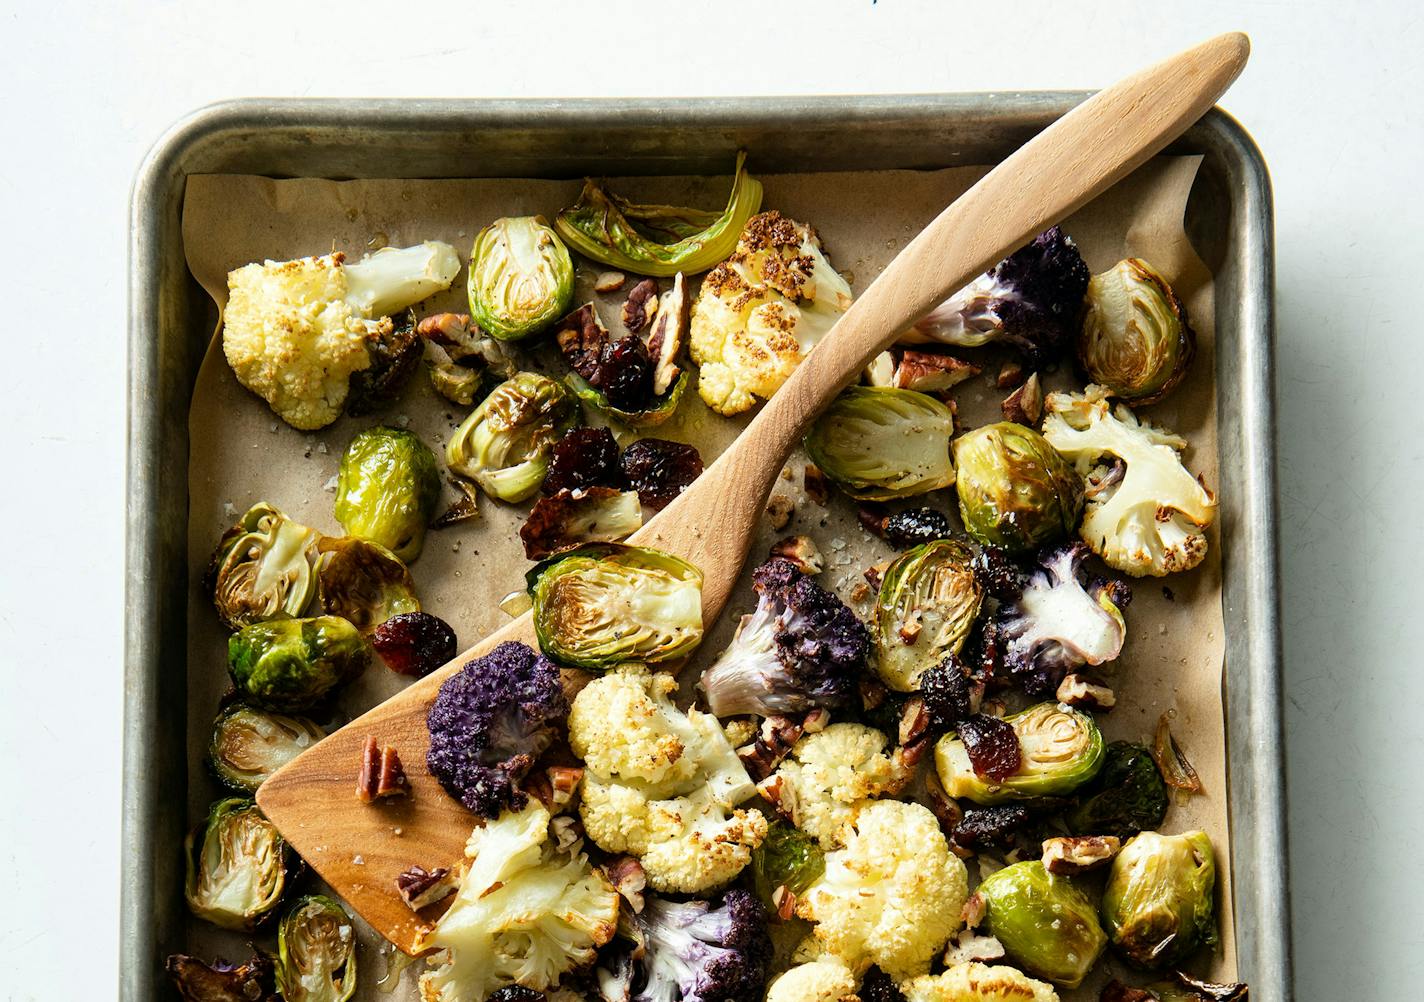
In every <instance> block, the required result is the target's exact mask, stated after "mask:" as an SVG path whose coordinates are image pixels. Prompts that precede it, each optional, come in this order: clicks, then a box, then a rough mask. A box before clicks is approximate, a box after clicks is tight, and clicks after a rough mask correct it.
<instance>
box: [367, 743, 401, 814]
mask: <svg viewBox="0 0 1424 1002" xmlns="http://www.w3.org/2000/svg"><path fill="white" fill-rule="evenodd" d="M409 793H410V782H409V781H408V780H407V779H406V778H405V770H404V769H402V768H401V761H400V756H399V755H397V754H396V750H395V749H394V748H393V747H391V746H390V745H386V746H385V747H384V748H383V747H380V746H378V745H377V744H376V739H375V737H374V736H369V735H368V736H367V738H366V743H365V745H364V746H362V748H361V771H360V773H359V774H358V776H357V779H356V796H357V797H359V798H360V799H361V801H362V802H364V803H367V804H369V803H370V802H371V801H373V800H379V799H381V798H383V797H404V796H406V795H408V794H409Z"/></svg>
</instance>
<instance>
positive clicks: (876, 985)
mask: <svg viewBox="0 0 1424 1002" xmlns="http://www.w3.org/2000/svg"><path fill="white" fill-rule="evenodd" d="M859 995H860V998H861V1000H862V1002H905V993H904V992H902V991H900V989H899V988H898V987H897V986H896V984H895V979H894V978H892V977H890V975H888V974H886V973H885V972H884V971H882V970H881V969H880V968H878V967H872V968H871V969H870V970H868V971H866V972H865V978H864V979H863V980H862V981H861V983H860V992H859Z"/></svg>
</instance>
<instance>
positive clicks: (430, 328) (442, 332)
mask: <svg viewBox="0 0 1424 1002" xmlns="http://www.w3.org/2000/svg"><path fill="white" fill-rule="evenodd" d="M415 332H416V333H417V334H419V335H420V336H421V337H423V338H425V339H426V340H427V341H434V342H435V343H436V344H439V345H445V346H447V347H448V346H451V345H460V346H463V345H464V344H466V343H467V340H468V338H469V336H470V315H469V314H468V313H433V314H431V315H430V316H428V317H423V318H422V319H421V320H420V322H419V323H417V324H416V325H415Z"/></svg>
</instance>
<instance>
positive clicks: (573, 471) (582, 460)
mask: <svg viewBox="0 0 1424 1002" xmlns="http://www.w3.org/2000/svg"><path fill="white" fill-rule="evenodd" d="M616 486H618V443H617V442H615V441H614V440H613V433H612V432H610V431H609V430H608V429H607V428H575V429H574V430H573V431H571V432H569V433H568V434H567V435H565V436H564V437H563V438H561V439H559V440H558V441H557V442H556V443H554V452H553V455H552V456H551V457H550V459H549V473H548V476H546V477H545V478H544V486H543V491H544V493H545V494H557V493H559V491H571V490H575V489H577V488H579V487H616Z"/></svg>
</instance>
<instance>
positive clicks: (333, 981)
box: [277, 894, 356, 1002]
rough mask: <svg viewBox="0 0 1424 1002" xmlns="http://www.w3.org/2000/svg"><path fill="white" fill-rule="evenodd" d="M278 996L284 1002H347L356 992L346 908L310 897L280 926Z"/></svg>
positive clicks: (353, 946)
mask: <svg viewBox="0 0 1424 1002" xmlns="http://www.w3.org/2000/svg"><path fill="white" fill-rule="evenodd" d="M277 990H278V991H280V992H281V993H282V998H283V999H284V1000H285V1002H346V1000H347V999H349V998H350V997H351V996H352V995H353V994H355V992H356V933H355V930H354V929H353V928H352V926H351V919H350V918H348V917H347V915H346V912H345V910H344V909H342V907H341V906H340V905H339V904H337V903H336V902H335V901H333V900H332V899H331V898H328V897H326V896H325V895H323V894H310V895H308V896H306V897H304V898H302V899H301V900H300V901H298V902H297V903H296V904H295V905H293V906H292V908H291V910H290V911H288V912H287V914H285V915H283V916H282V921H281V923H280V924H279V925H278V926H277Z"/></svg>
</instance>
